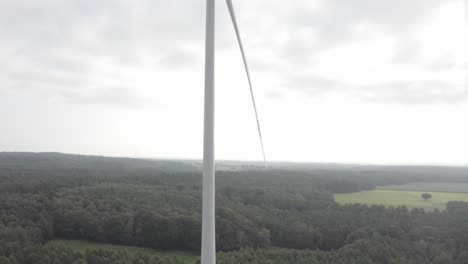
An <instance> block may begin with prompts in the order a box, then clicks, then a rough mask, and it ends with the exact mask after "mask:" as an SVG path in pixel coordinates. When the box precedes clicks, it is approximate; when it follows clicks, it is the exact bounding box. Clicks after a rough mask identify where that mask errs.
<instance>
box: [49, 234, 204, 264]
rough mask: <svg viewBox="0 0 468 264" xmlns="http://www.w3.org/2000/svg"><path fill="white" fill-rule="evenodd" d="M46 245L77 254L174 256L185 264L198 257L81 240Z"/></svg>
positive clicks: (180, 252) (57, 240)
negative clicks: (95, 251)
mask: <svg viewBox="0 0 468 264" xmlns="http://www.w3.org/2000/svg"><path fill="white" fill-rule="evenodd" d="M47 245H62V246H66V247H70V248H71V249H72V250H74V251H79V252H83V251H86V250H93V249H105V250H115V251H121V250H125V251H127V253H128V254H136V253H138V252H141V253H145V254H150V255H157V256H164V257H170V256H175V257H177V258H178V259H179V260H181V261H183V262H184V263H187V264H194V263H195V262H196V261H197V259H198V256H196V255H195V254H193V253H190V252H183V251H160V250H154V249H150V248H142V247H130V246H120V245H112V244H101V243H94V242H88V241H82V240H61V239H55V240H52V241H50V242H49V243H47Z"/></svg>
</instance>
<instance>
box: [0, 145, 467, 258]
mask: <svg viewBox="0 0 468 264" xmlns="http://www.w3.org/2000/svg"><path fill="white" fill-rule="evenodd" d="M402 171H407V172H408V173H409V174H410V176H408V177H407V179H405V180H403V179H404V177H403V172H402ZM423 171H424V172H426V170H423ZM448 171H449V174H450V175H452V176H450V177H451V178H452V179H453V180H454V181H462V179H463V178H462V176H460V175H461V173H460V171H459V170H458V169H453V170H448ZM392 173H394V174H395V175H396V176H395V177H391V176H392ZM217 175H218V178H217V190H218V192H217V222H216V223H217V247H218V250H219V251H220V253H219V263H221V264H222V263H265V264H276V263H278V264H282V263H298V264H301V263H308V264H309V263H312V264H313V263H321V264H322V263H324V264H327V263H330V264H332V263H333V264H335V263H337V264H338V263H362V264H364V263H366V264H367V263H376V264H377V263H379V264H380V263H388V264H393V263H394V264H397V263H402V264H409V263H412V264H413V263H414V264H419V263H448V264H450V263H453V264H461V263H468V204H467V203H463V202H450V203H449V204H448V205H447V210H446V211H442V212H441V211H437V210H435V211H434V212H425V211H423V210H418V209H413V210H408V209H406V208H404V207H401V208H385V207H383V206H370V207H369V206H364V205H343V206H341V205H338V204H336V203H335V202H334V201H333V192H353V191H360V190H367V189H373V188H375V186H376V185H378V184H382V183H405V182H407V181H408V179H418V180H421V177H422V176H420V175H419V171H413V170H411V169H407V170H404V169H403V168H396V169H394V170H393V171H392V170H389V169H388V168H382V170H380V171H371V170H367V169H352V168H351V169H349V170H347V169H330V168H321V169H320V170H310V169H307V170H306V169H303V170H299V169H288V170H286V169H281V170H280V169H270V170H267V171H263V170H255V169H252V170H249V171H245V170H239V171H220V172H218V174H217ZM434 177H435V176H430V177H428V180H429V181H434ZM445 180H447V179H445ZM200 184H201V174H200V172H199V171H198V170H197V167H196V166H195V165H191V164H188V163H181V162H162V161H157V162H156V161H154V162H153V161H148V160H131V159H109V158H101V157H82V156H64V155H60V154H40V155H39V157H37V156H35V155H34V154H27V153H23V154H18V155H14V154H1V153H0V264H20V263H21V264H23V263H25V264H28V263H39V264H45V263H52V264H58V263H72V264H84V263H87V264H90V263H97V264H100V263H122V264H126V263H131V264H133V263H135V264H136V263H142V264H145V263H174V264H176V263H178V261H177V260H175V259H169V258H164V259H163V258H154V257H150V256H148V255H145V254H135V255H128V254H126V253H125V252H114V251H110V250H93V251H87V252H84V253H79V252H74V251H72V250H71V249H69V248H66V247H55V246H47V245H45V244H46V242H47V241H49V240H51V239H52V238H64V239H67V238H69V239H82V240H89V241H95V242H105V243H113V244H121V245H130V246H142V247H149V248H155V249H162V250H189V251H193V252H197V253H198V252H199V250H200V234H201V232H200V231H201V230H200V227H201V215H200V212H201V186H200Z"/></svg>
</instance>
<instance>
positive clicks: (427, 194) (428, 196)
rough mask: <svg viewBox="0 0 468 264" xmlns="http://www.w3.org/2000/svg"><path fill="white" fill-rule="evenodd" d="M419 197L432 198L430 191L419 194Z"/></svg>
mask: <svg viewBox="0 0 468 264" xmlns="http://www.w3.org/2000/svg"><path fill="white" fill-rule="evenodd" d="M421 198H423V199H424V200H429V199H431V198H432V194H430V193H423V194H421Z"/></svg>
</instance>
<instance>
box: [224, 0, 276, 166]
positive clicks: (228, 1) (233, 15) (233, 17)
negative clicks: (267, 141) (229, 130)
mask: <svg viewBox="0 0 468 264" xmlns="http://www.w3.org/2000/svg"><path fill="white" fill-rule="evenodd" d="M226 4H227V6H228V9H229V14H230V15H231V20H232V25H233V26H234V31H235V32H236V37H237V43H238V44H239V48H240V52H241V54H242V60H243V61H244V68H245V73H246V74H247V80H248V82H249V87H250V95H251V97H252V103H253V108H254V111H255V119H256V120H257V129H258V136H259V138H260V145H261V146H262V154H263V162H264V163H265V168H266V167H267V162H266V156H265V148H264V146H263V138H262V130H261V128H260V120H259V118H258V111H257V104H256V103H255V95H254V91H253V88H252V80H251V78H250V72H249V65H248V63H247V57H246V55H245V51H244V45H243V44H242V39H241V36H240V32H239V26H238V25H237V19H236V13H235V11H234V6H233V5H232V0H226Z"/></svg>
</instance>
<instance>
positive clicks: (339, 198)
mask: <svg viewBox="0 0 468 264" xmlns="http://www.w3.org/2000/svg"><path fill="white" fill-rule="evenodd" d="M422 193H423V191H399V190H375V191H364V192H357V193H342V194H335V195H334V196H335V201H336V202H337V203H340V204H353V203H359V204H368V205H384V206H394V207H395V206H406V207H409V208H423V209H426V210H433V209H435V208H437V209H441V210H443V209H445V207H446V204H447V203H448V202H450V201H465V202H468V193H449V192H429V193H431V194H432V198H431V199H429V200H428V201H424V200H423V199H422V198H421V194H422Z"/></svg>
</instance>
